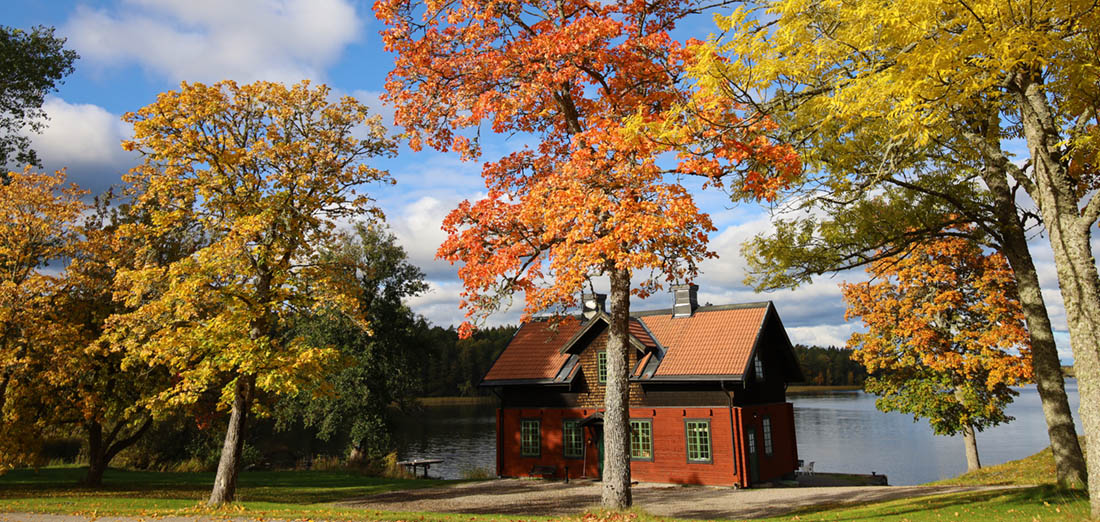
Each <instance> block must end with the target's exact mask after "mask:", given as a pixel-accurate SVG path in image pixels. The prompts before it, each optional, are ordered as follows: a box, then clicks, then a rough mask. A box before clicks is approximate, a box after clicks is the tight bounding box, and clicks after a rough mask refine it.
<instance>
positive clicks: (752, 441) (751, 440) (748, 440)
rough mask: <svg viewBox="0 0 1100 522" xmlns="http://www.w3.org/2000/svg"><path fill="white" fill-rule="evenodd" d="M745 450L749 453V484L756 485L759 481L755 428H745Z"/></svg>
mask: <svg viewBox="0 0 1100 522" xmlns="http://www.w3.org/2000/svg"><path fill="white" fill-rule="evenodd" d="M745 448H746V449H748V453H749V483H750V484H756V483H757V482H758V481H759V480H760V470H759V467H758V466H759V463H758V462H757V457H756V428H745Z"/></svg>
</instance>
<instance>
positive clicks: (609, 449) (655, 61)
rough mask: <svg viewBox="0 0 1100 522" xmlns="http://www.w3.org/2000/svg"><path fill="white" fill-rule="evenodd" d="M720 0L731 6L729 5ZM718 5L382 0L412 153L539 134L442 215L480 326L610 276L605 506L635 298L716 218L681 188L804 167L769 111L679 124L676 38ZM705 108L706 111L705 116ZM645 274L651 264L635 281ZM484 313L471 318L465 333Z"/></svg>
mask: <svg viewBox="0 0 1100 522" xmlns="http://www.w3.org/2000/svg"><path fill="white" fill-rule="evenodd" d="M719 3H721V2H719ZM714 5H715V2H698V1H690V0H688V1H672V2H636V1H618V2H613V1H609V2H589V1H575V0H574V1H569V0H557V1H512V0H489V1H479V2H470V1H461V0H450V1H425V2H423V3H420V2H409V1H407V0H379V1H377V2H376V3H375V6H374V8H375V12H376V14H377V16H378V18H379V19H381V20H382V21H383V22H385V23H386V24H387V26H388V28H387V29H386V30H385V31H384V32H383V38H384V40H385V44H386V48H387V50H389V51H391V52H394V53H396V55H397V56H396V58H395V63H394V69H393V71H392V72H391V73H390V75H389V78H388V82H387V84H386V91H387V94H386V95H385V97H386V99H387V100H388V101H389V102H391V103H392V104H393V105H394V106H395V108H396V110H395V120H396V123H398V124H399V125H402V126H404V128H405V130H406V136H407V138H408V140H409V144H410V146H411V147H412V148H413V149H416V150H418V149H420V148H421V147H423V146H424V145H428V146H430V147H433V148H436V149H439V150H443V151H448V150H453V151H455V152H457V153H458V154H459V155H460V156H461V157H462V158H463V159H465V160H471V161H473V160H481V155H482V150H481V146H480V143H479V140H478V132H475V129H476V130H477V131H479V130H480V126H481V125H483V124H488V125H490V126H491V128H492V130H493V132H495V133H501V134H524V135H529V136H533V137H535V138H536V140H537V144H536V145H533V146H524V147H521V148H519V150H516V151H514V152H512V153H509V154H506V155H503V156H502V157H499V158H495V159H490V160H489V161H486V162H485V163H484V164H483V170H482V175H483V178H484V180H485V185H486V187H487V188H488V194H487V196H486V197H485V198H483V199H481V200H478V201H475V202H470V201H463V202H462V203H461V204H460V205H459V206H458V208H457V209H455V210H454V211H452V212H451V214H450V215H449V216H448V217H447V218H446V220H445V221H444V224H443V226H444V229H445V231H446V232H447V233H448V238H447V240H446V241H445V242H444V244H443V245H442V246H441V247H440V249H439V256H440V257H442V258H444V259H447V260H450V261H451V262H458V263H462V266H461V268H460V269H459V275H460V276H461V278H462V280H463V283H464V291H463V293H462V299H463V300H462V304H461V306H462V307H463V308H465V309H466V312H467V317H468V318H469V319H470V320H471V321H476V320H477V319H479V318H483V317H485V316H486V315H488V314H490V313H492V312H493V311H495V310H498V309H499V308H501V307H502V306H505V305H506V304H507V302H508V298H509V297H511V296H512V295H514V294H516V293H523V294H524V300H525V308H524V319H525V320H526V319H528V318H530V316H531V315H532V314H534V313H537V312H540V311H544V310H548V309H554V310H558V311H564V310H565V309H567V308H569V307H572V306H574V305H575V304H576V298H577V297H578V293H579V291H580V290H581V289H582V288H583V287H584V286H585V285H586V284H590V282H591V278H592V277H595V276H602V275H606V276H608V277H609V279H610V285H611V287H610V296H609V297H610V303H611V314H610V332H609V336H610V337H609V339H610V340H609V343H608V347H607V351H608V381H607V388H606V390H607V391H606V395H605V407H606V408H605V409H606V411H605V417H604V434H605V450H606V451H605V464H604V473H605V475H604V494H603V502H604V504H605V505H607V506H610V507H621V506H626V505H629V504H630V502H631V500H630V486H629V485H630V467H629V464H630V463H629V441H628V438H627V434H628V433H629V431H628V429H629V428H628V418H627V402H626V391H627V386H626V373H627V368H626V346H627V343H626V338H627V337H626V336H627V321H628V317H629V299H630V295H631V294H633V295H635V296H639V297H644V296H646V295H649V294H650V293H652V292H654V291H656V290H658V289H660V288H661V286H662V284H663V282H665V281H680V280H690V279H691V278H693V277H694V276H695V275H696V270H697V263H698V262H699V261H700V260H702V259H704V258H706V257H710V256H713V253H711V252H708V251H707V249H706V243H707V235H708V233H709V232H711V231H713V230H714V227H713V225H712V224H711V221H710V218H709V216H707V215H706V214H704V213H702V212H700V210H699V209H698V208H697V207H696V205H695V203H694V201H693V199H692V197H691V195H690V194H689V193H688V191H687V190H686V189H685V188H684V187H683V186H682V185H681V184H680V183H679V181H680V176H684V175H698V176H705V177H706V178H707V180H708V183H714V184H718V183H728V184H732V183H734V181H731V180H738V181H737V183H738V186H739V187H741V186H743V187H745V188H748V189H749V190H751V191H754V192H756V193H757V194H758V195H760V196H761V197H770V195H771V194H773V193H774V191H775V189H776V188H777V187H779V186H782V185H783V184H784V183H786V182H787V181H788V180H790V179H791V178H792V177H794V176H795V175H797V173H798V172H799V168H800V167H799V163H798V161H797V158H796V157H795V156H794V155H793V154H792V153H791V152H790V149H789V148H786V147H782V146H775V145H773V144H772V143H771V142H769V141H768V140H766V139H764V138H762V137H761V136H762V131H763V129H765V128H766V127H767V125H768V123H767V122H765V121H745V120H742V119H740V117H739V110H738V107H736V106H734V105H731V104H728V103H727V104H725V105H720V102H716V104H715V105H714V107H715V110H714V111H712V112H711V113H710V114H709V117H710V118H714V119H721V120H722V123H723V125H722V126H721V129H722V130H720V131H719V130H716V129H718V128H719V127H717V126H713V125H710V123H711V122H701V121H678V122H675V124H672V123H670V122H669V121H668V119H667V118H668V112H669V111H670V110H671V109H673V108H674V107H676V106H677V105H680V104H685V103H688V99H689V97H688V91H689V89H690V85H689V81H688V80H687V78H686V77H685V74H684V70H685V69H686V65H687V64H688V63H689V62H690V61H691V60H695V59H697V55H696V53H694V52H690V51H689V47H690V46H691V43H687V44H685V43H683V42H679V41H677V40H675V39H674V38H673V37H672V36H670V31H672V30H673V29H674V28H675V27H676V25H677V24H678V23H679V22H681V21H682V20H684V19H685V18H686V17H689V16H692V15H695V14H699V13H701V12H703V11H705V10H706V9H708V8H709V7H713V6H714ZM694 114H697V113H694ZM639 273H642V274H644V276H643V277H641V278H637V279H634V276H635V275H637V274H639ZM471 328H472V326H471V323H470V322H467V323H465V324H463V326H462V333H463V334H464V335H468V334H469V332H470V331H471Z"/></svg>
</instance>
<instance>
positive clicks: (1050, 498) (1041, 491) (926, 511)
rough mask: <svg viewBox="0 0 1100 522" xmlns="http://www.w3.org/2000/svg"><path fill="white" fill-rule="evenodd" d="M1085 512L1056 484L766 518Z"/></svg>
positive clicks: (1078, 498) (1014, 516)
mask: <svg viewBox="0 0 1100 522" xmlns="http://www.w3.org/2000/svg"><path fill="white" fill-rule="evenodd" d="M1088 512H1089V506H1088V497H1087V495H1086V494H1085V491H1084V490H1065V489H1061V488H1058V487H1057V486H1035V487H1026V488H1015V489H1010V490H1000V491H977V492H970V493H955V494H950V495H934V496H929V497H919V498H910V499H902V500H891V501H887V502H876V503H873V504H865V505H859V506H852V507H833V508H822V507H816V508H812V509H807V510H801V511H796V512H794V513H789V514H787V515H785V516H783V517H777V518H773V519H767V520H774V521H780V520H784V521H790V520H802V521H824V520H868V521H870V520H875V521H878V520H885V521H898V522H902V521H909V522H922V521H933V520H935V521H940V522H942V521H944V520H976V521H982V522H985V521H994V522H1000V521H1004V522H1012V521H1017V520H1073V521H1078V520H1079V521H1084V520H1088Z"/></svg>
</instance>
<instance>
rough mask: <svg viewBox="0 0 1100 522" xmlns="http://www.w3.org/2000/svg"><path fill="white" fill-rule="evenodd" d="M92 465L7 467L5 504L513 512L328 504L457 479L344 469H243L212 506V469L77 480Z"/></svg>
mask: <svg viewBox="0 0 1100 522" xmlns="http://www.w3.org/2000/svg"><path fill="white" fill-rule="evenodd" d="M84 473H85V468H78V467H50V468H43V469H41V470H38V471H35V470H29V469H22V470H14V471H10V472H8V473H6V474H4V475H0V512H3V511H7V512H13V511H15V512H19V511H23V512H36V513H74V514H82V515H104V514H112V515H129V516H139V517H146V516H172V515H177V516H178V515H231V516H247V517H260V518H281V519H287V520H299V519H326V520H327V519H334V520H400V519H404V520H408V519H416V518H427V519H430V520H501V519H504V518H506V517H499V516H492V515H486V516H477V517H473V518H471V517H470V516H469V515H450V514H440V513H389V512H386V513H382V512H377V511H371V510H362V509H352V508H341V507H337V506H333V505H332V504H328V503H329V502H333V501H337V500H346V499H349V498H355V497H360V496H365V495H373V494H376V493H385V492H389V491H399V490H403V489H415V488H426V487H437V486H442V485H447V484H455V483H456V481H442V480H425V479H418V480H416V479H389V478H380V477H368V476H364V475H360V474H356V473H350V472H340V471H251V472H243V473H241V475H240V478H239V481H238V488H237V499H238V500H239V502H238V503H236V504H234V505H232V506H227V507H224V508H219V509H211V508H207V507H206V506H205V505H204V502H203V501H204V500H205V499H206V498H207V497H208V496H209V494H210V488H211V486H212V484H213V483H214V474H213V473H173V472H150V471H127V470H119V469H111V470H108V471H107V473H106V474H105V475H104V477H103V479H104V480H103V487H102V488H97V489H89V488H85V487H82V486H79V485H77V482H78V481H79V480H80V479H81V478H83V477H84Z"/></svg>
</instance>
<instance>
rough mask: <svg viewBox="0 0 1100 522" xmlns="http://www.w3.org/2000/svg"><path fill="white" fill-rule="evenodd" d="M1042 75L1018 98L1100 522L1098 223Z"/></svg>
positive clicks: (1020, 88) (1024, 78)
mask: <svg viewBox="0 0 1100 522" xmlns="http://www.w3.org/2000/svg"><path fill="white" fill-rule="evenodd" d="M1039 78H1040V76H1038V75H1037V74H1036V75H1030V76H1028V75H1021V76H1019V77H1018V78H1017V79H1016V84H1015V86H1016V95H1017V100H1018V102H1019V105H1020V116H1021V118H1020V119H1021V122H1022V124H1023V129H1024V136H1025V138H1026V139H1027V145H1028V149H1029V151H1030V153H1031V162H1032V169H1033V174H1032V176H1033V178H1034V179H1033V182H1034V187H1033V188H1032V190H1031V191H1030V192H1031V197H1032V199H1033V200H1035V203H1036V205H1038V207H1039V211H1040V214H1041V215H1042V217H1043V225H1044V227H1045V228H1046V232H1047V237H1048V238H1049V239H1050V246H1051V250H1052V251H1053V253H1054V265H1055V268H1056V269H1057V272H1058V286H1059V289H1060V290H1061V293H1062V301H1063V304H1064V305H1065V310H1066V320H1067V322H1068V323H1069V335H1070V346H1071V347H1072V348H1073V359H1074V370H1075V371H1076V373H1077V385H1078V391H1079V393H1080V396H1081V405H1080V408H1079V409H1078V412H1079V413H1080V415H1081V423H1082V425H1083V426H1082V427H1083V431H1084V432H1085V446H1086V447H1088V448H1094V450H1093V451H1089V452H1088V453H1087V454H1086V455H1085V456H1086V463H1087V467H1088V491H1089V505H1090V508H1091V513H1092V517H1093V518H1096V519H1100V451H1096V450H1095V448H1100V352H1098V350H1100V346H1098V344H1097V341H1098V340H1100V276H1098V274H1097V269H1096V261H1095V259H1094V258H1093V256H1092V250H1091V245H1090V240H1091V228H1092V226H1093V224H1094V223H1091V222H1089V220H1088V219H1084V218H1083V216H1082V215H1081V210H1080V208H1079V207H1078V197H1077V190H1076V189H1077V184H1076V183H1075V181H1074V180H1073V179H1072V178H1071V177H1070V176H1069V173H1068V172H1067V170H1066V166H1065V164H1064V163H1063V162H1062V158H1061V157H1060V148H1059V143H1060V142H1061V141H1062V137H1061V134H1060V131H1059V128H1058V127H1057V126H1056V124H1055V121H1054V116H1053V114H1052V111H1051V107H1050V102H1049V101H1048V99H1047V97H1046V95H1045V93H1044V92H1043V89H1042V88H1041V86H1040V85H1039V84H1038V81H1039Z"/></svg>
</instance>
